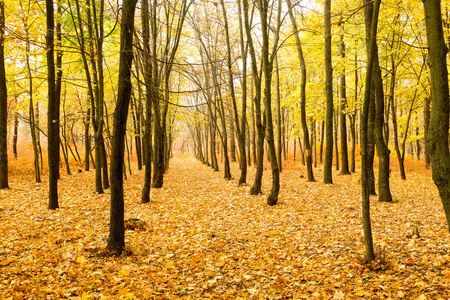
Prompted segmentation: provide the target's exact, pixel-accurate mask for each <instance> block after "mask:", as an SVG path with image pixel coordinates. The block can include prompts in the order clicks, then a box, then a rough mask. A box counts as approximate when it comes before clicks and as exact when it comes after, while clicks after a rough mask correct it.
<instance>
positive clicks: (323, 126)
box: [319, 121, 325, 164]
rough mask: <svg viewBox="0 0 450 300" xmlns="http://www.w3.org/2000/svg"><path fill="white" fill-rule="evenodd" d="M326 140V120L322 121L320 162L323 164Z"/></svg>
mask: <svg viewBox="0 0 450 300" xmlns="http://www.w3.org/2000/svg"><path fill="white" fill-rule="evenodd" d="M324 142H325V121H322V123H321V125H320V153H319V161H320V164H323V144H324Z"/></svg>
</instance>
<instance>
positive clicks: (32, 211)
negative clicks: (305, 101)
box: [0, 157, 450, 299]
mask: <svg viewBox="0 0 450 300" xmlns="http://www.w3.org/2000/svg"><path fill="white" fill-rule="evenodd" d="M232 171H233V174H235V175H236V174H238V170H237V165H236V164H235V165H233V170H232ZM250 172H253V169H252V168H250ZM301 172H304V169H303V167H301V166H300V167H299V166H293V165H288V166H285V168H284V169H283V173H282V174H281V181H282V186H283V188H282V190H281V193H280V198H279V199H280V200H279V205H276V206H274V207H269V206H267V205H265V204H264V203H265V201H264V200H265V195H261V196H250V195H249V194H248V186H247V187H246V186H243V187H238V186H237V182H236V181H234V180H232V181H224V180H223V178H222V175H221V174H220V173H217V172H213V171H212V170H211V169H210V168H208V167H206V166H204V165H201V164H200V163H199V162H197V161H195V160H193V159H192V158H190V157H183V158H175V159H173V160H172V161H171V166H170V170H169V172H168V174H167V177H166V178H165V186H164V187H163V188H162V189H159V190H156V189H153V190H152V197H151V198H152V200H151V202H150V203H149V204H140V203H139V200H140V193H141V190H140V189H141V186H142V182H143V172H138V171H134V172H133V175H130V176H129V177H128V180H126V181H125V199H126V207H125V213H126V215H125V216H126V229H127V231H126V251H125V255H123V256H122V257H119V258H117V257H113V256H110V255H108V253H107V252H106V251H105V250H104V248H105V245H106V238H107V233H108V229H109V223H108V222H109V194H105V195H96V194H94V191H95V189H94V185H93V183H94V180H93V177H94V174H93V173H94V172H83V173H77V174H76V175H73V176H63V178H62V180H61V181H60V183H59V184H60V198H61V209H59V210H56V211H48V210H47V209H46V202H47V194H46V193H47V189H46V186H45V185H46V183H45V182H44V183H43V184H30V180H28V179H26V176H25V175H24V174H21V175H20V176H19V174H17V175H16V176H13V178H12V183H11V187H12V189H10V190H5V191H4V190H2V191H0V197H1V200H0V228H1V230H2V232H3V234H2V236H3V239H2V240H0V245H1V248H0V268H1V272H0V298H2V299H3V298H5V299H8V298H11V297H12V298H13V299H21V298H27V297H33V298H45V297H48V298H71V297H78V298H79V299H80V298H81V299H97V298H118V299H163V298H164V299H171V298H181V297H185V298H191V299H199V298H208V297H209V298H214V299H248V298H252V299H253V298H254V299H287V298H300V299H312V298H316V299H383V298H385V299H389V298H391V299H400V298H403V299H437V298H439V297H441V298H444V299H445V297H446V296H448V290H450V252H449V243H448V241H449V234H448V229H447V228H446V225H445V220H444V215H443V212H442V207H441V203H440V200H439V198H438V195H437V192H436V189H435V188H434V185H433V184H432V181H431V178H430V176H429V174H423V173H419V172H417V173H415V174H414V179H411V180H408V181H401V180H400V179H399V178H398V176H397V174H396V173H395V172H393V174H392V181H391V186H392V192H393V195H394V198H395V200H396V202H394V203H390V204H387V203H380V202H377V201H376V200H375V198H373V201H372V218H373V231H374V238H375V243H376V244H377V245H380V248H379V249H380V250H379V252H380V253H379V255H378V257H379V258H383V259H382V260H379V261H378V262H376V264H375V265H374V266H373V267H372V268H369V267H368V266H366V265H364V263H363V262H361V258H362V257H363V244H362V240H361V236H362V226H361V220H360V191H359V186H358V185H356V184H355V180H356V178H358V177H359V175H358V174H354V175H352V176H337V177H336V178H335V179H334V181H335V184H334V185H323V184H321V183H320V182H316V183H306V181H305V179H304V178H303V179H302V178H300V179H299V176H298V175H299V174H300V173H301ZM269 173H270V172H268V171H266V174H265V176H264V184H263V190H264V191H265V192H267V191H268V190H269V188H270V175H269ZM316 176H317V177H318V178H317V179H318V180H320V176H321V174H320V173H318V172H317V174H316ZM410 177H411V178H412V176H410ZM22 178H24V179H22ZM251 178H252V174H250V175H249V182H251ZM44 180H45V178H44ZM413 225H415V226H417V227H418V229H419V230H420V238H412V239H409V238H407V237H406V235H407V234H409V233H410V232H411V228H412V226H413ZM42 287H46V288H45V289H44V288H42ZM420 297H422V298H420ZM424 297H425V298H424Z"/></svg>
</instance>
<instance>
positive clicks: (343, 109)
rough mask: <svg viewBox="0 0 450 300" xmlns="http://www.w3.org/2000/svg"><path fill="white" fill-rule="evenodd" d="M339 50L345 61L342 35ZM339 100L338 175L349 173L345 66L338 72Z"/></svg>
mask: <svg viewBox="0 0 450 300" xmlns="http://www.w3.org/2000/svg"><path fill="white" fill-rule="evenodd" d="M339 52H340V54H341V58H342V60H344V61H345V43H344V35H341V41H340V47H339ZM339 88H340V92H339V94H340V96H341V97H340V98H341V99H340V102H341V115H340V119H339V121H340V130H341V160H342V164H341V165H342V166H341V173H340V175H350V170H349V168H348V147H347V119H346V117H347V85H346V80H345V67H344V69H343V70H342V72H341V74H340V83H339Z"/></svg>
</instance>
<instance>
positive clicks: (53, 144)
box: [45, 0, 60, 209]
mask: <svg viewBox="0 0 450 300" xmlns="http://www.w3.org/2000/svg"><path fill="white" fill-rule="evenodd" d="M45 3H46V12H47V34H46V47H47V81H48V84H47V85H48V114H47V116H48V121H47V124H48V125H47V126H48V168H49V203H48V208H49V209H57V208H58V207H59V205H58V176H59V101H60V98H59V97H58V96H57V90H56V74H55V57H54V49H55V44H54V42H55V19H54V9H53V0H46V2H45Z"/></svg>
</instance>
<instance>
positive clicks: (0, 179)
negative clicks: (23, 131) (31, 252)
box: [0, 1, 8, 189]
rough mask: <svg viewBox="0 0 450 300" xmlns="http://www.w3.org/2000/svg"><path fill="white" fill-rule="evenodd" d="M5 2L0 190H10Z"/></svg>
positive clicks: (0, 11)
mask: <svg viewBox="0 0 450 300" xmlns="http://www.w3.org/2000/svg"><path fill="white" fill-rule="evenodd" d="M4 42H5V2H4V1H0V189H5V188H8V151H7V150H8V144H7V129H8V128H7V121H8V91H7V89H6V70H5V52H4V51H5V50H4Z"/></svg>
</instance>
